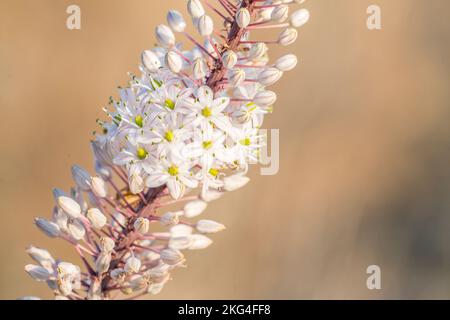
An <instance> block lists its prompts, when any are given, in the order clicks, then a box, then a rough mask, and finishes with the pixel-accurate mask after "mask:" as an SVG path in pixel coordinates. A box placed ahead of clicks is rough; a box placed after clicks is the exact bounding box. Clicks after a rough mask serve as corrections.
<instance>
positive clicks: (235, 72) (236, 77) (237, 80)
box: [228, 68, 245, 86]
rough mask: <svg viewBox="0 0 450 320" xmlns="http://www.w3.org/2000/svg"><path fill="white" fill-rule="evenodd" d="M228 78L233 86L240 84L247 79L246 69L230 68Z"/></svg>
mask: <svg viewBox="0 0 450 320" xmlns="http://www.w3.org/2000/svg"><path fill="white" fill-rule="evenodd" d="M228 80H229V82H230V83H231V84H232V85H233V86H239V85H240V84H242V82H244V80H245V71H244V70H242V69H239V68H236V69H232V70H230V71H229V72H228Z"/></svg>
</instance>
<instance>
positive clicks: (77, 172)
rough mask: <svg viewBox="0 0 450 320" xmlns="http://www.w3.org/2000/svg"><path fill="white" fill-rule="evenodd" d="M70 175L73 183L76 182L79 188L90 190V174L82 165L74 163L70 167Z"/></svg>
mask: <svg viewBox="0 0 450 320" xmlns="http://www.w3.org/2000/svg"><path fill="white" fill-rule="evenodd" d="M72 177H73V180H74V181H75V183H76V184H77V186H78V187H79V188H80V189H81V190H83V191H89V190H90V188H91V185H90V180H91V176H90V174H89V172H87V171H86V170H84V169H83V168H82V167H80V166H77V165H75V166H73V167H72Z"/></svg>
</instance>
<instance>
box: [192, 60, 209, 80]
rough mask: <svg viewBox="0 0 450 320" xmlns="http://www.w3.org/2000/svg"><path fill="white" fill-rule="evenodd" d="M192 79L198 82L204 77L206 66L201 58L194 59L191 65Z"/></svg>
mask: <svg viewBox="0 0 450 320" xmlns="http://www.w3.org/2000/svg"><path fill="white" fill-rule="evenodd" d="M192 68H193V74H194V79H196V80H200V79H203V78H204V77H206V64H205V62H204V60H203V58H196V59H195V60H194V63H193V65H192Z"/></svg>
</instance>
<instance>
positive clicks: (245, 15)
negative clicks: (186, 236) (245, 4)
mask: <svg viewBox="0 0 450 320" xmlns="http://www.w3.org/2000/svg"><path fill="white" fill-rule="evenodd" d="M250 19H251V17H250V12H249V11H248V9H246V8H240V9H239V10H238V12H237V13H236V23H237V25H238V26H239V28H241V29H244V28H247V27H248V25H249V24H250Z"/></svg>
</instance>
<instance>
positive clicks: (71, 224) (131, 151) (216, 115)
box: [25, 0, 309, 300]
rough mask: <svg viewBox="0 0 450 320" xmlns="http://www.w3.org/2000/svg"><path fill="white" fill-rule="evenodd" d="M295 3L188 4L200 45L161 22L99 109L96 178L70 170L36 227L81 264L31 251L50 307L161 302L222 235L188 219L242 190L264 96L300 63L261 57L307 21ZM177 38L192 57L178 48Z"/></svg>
mask: <svg viewBox="0 0 450 320" xmlns="http://www.w3.org/2000/svg"><path fill="white" fill-rule="evenodd" d="M301 3H303V0H217V1H216V0H189V1H187V11H188V13H189V15H190V18H191V20H192V22H193V24H194V25H195V27H196V30H197V31H198V34H199V36H198V35H197V36H195V35H191V34H189V33H187V32H186V26H187V23H186V20H185V19H184V17H183V16H182V14H181V13H179V12H178V11H175V10H171V11H170V12H169V13H168V15H167V25H166V24H161V25H159V26H157V27H156V40H157V42H158V45H159V46H157V47H155V48H153V49H150V50H145V51H144V52H143V53H142V56H141V65H140V71H141V72H142V74H141V75H140V76H135V75H131V80H130V82H129V85H128V87H126V88H123V89H120V92H119V93H120V98H119V99H118V100H114V99H113V98H111V99H110V102H109V107H108V108H105V113H106V115H107V116H108V119H109V120H108V121H98V122H99V125H100V126H101V129H102V133H101V134H97V135H96V136H95V139H94V140H93V141H92V150H93V154H94V158H95V171H96V174H95V175H94V176H92V175H91V174H90V173H88V171H86V170H85V169H83V168H81V167H79V166H73V167H72V175H73V180H74V182H75V187H74V188H72V189H71V191H70V192H68V193H66V192H64V191H63V190H60V189H55V190H54V191H53V195H54V198H55V202H56V205H55V207H54V209H53V214H52V218H51V219H46V218H36V219H35V224H36V226H37V227H38V228H39V229H40V230H41V231H42V232H44V233H45V234H46V235H47V236H49V237H51V238H58V239H61V240H64V241H67V242H68V243H69V244H71V245H72V246H73V247H74V248H75V250H76V252H77V253H78V254H79V255H80V258H81V261H82V262H83V266H82V267H80V266H77V265H75V264H72V263H70V262H66V261H63V260H59V259H54V258H53V257H52V255H51V254H50V253H49V252H48V251H46V250H44V249H41V248H37V247H34V246H30V247H28V248H27V252H28V254H29V255H30V256H31V258H32V259H33V260H35V261H36V264H29V265H26V266H25V271H26V272H27V273H28V274H29V275H30V276H31V277H32V278H33V279H35V280H37V281H42V282H45V283H46V284H47V285H48V286H49V288H50V289H51V290H52V291H53V293H54V295H55V299H64V300H67V299H70V300H82V299H114V298H120V297H124V295H126V297H128V298H137V297H140V296H142V295H145V294H157V293H158V292H160V291H161V289H162V288H163V287H164V285H165V283H166V282H167V281H168V280H169V279H170V273H171V272H172V270H173V269H175V268H177V267H180V266H183V265H184V263H185V258H184V255H183V253H182V251H183V250H197V249H204V248H206V247H208V246H209V245H210V244H211V242H212V240H211V239H210V238H209V237H208V236H207V235H209V234H212V233H216V232H219V231H221V230H223V229H225V227H224V226H223V225H222V224H220V223H218V222H215V221H212V220H197V221H195V222H192V221H191V219H192V218H196V217H197V216H199V215H200V214H201V213H202V212H203V211H204V210H205V209H206V207H207V205H208V202H210V201H212V200H216V199H218V198H219V197H221V196H222V195H223V194H224V193H226V192H227V191H234V190H237V189H239V188H241V187H243V186H244V185H245V184H246V183H247V182H248V181H249V178H248V177H246V172H247V170H248V165H249V163H253V162H255V161H257V160H258V156H259V150H260V148H261V147H262V143H261V136H260V135H259V134H258V129H259V128H260V127H261V125H262V123H263V119H264V116H265V115H266V114H268V113H270V112H272V106H273V105H274V103H275V100H276V98H277V96H276V94H275V93H274V92H272V91H269V90H267V89H266V88H267V87H269V86H271V85H273V84H274V83H275V82H277V81H278V80H279V79H280V78H281V76H282V75H283V72H286V71H289V70H291V69H293V68H294V67H295V66H296V65H297V58H296V56H295V55H293V54H287V55H284V56H282V57H280V58H279V59H278V60H276V61H275V62H272V63H270V62H269V57H268V48H269V46H271V45H277V44H278V45H281V46H288V45H290V44H292V43H294V42H295V40H296V39H297V36H298V32H297V29H296V28H298V27H301V26H302V25H303V24H305V23H306V22H307V21H308V19H309V13H308V11H307V10H306V9H301V8H299V9H296V10H295V8H294V9H292V7H293V5H295V4H301ZM205 8H207V9H209V12H211V13H212V14H214V15H217V17H218V18H220V20H221V21H220V24H217V23H215V22H214V20H213V18H212V17H211V16H210V15H208V13H207V11H206V10H205ZM267 29H275V30H279V36H278V38H277V39H269V40H256V39H255V40H254V39H253V38H250V32H251V31H255V32H256V31H262V32H259V35H258V37H262V36H264V31H265V30H267ZM175 34H177V35H180V36H182V37H185V38H186V39H188V40H189V42H190V43H191V44H192V48H190V50H186V49H185V48H182V45H181V43H178V42H177V40H176V37H175ZM168 206H171V207H170V208H172V207H173V206H179V209H176V210H171V211H169V210H168V209H167V208H168ZM157 225H160V226H162V227H163V228H166V229H162V231H161V227H158V226H157ZM25 299H34V297H25Z"/></svg>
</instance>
